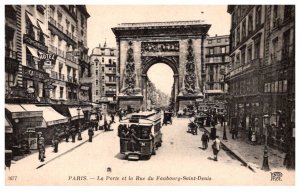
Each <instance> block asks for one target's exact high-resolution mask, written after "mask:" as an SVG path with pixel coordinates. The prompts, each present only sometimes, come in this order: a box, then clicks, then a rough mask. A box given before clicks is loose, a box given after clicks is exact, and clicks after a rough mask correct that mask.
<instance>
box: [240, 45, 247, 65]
mask: <svg viewBox="0 0 300 192" xmlns="http://www.w3.org/2000/svg"><path fill="white" fill-rule="evenodd" d="M245 59H246V50H245V49H243V50H242V52H241V65H244V64H245Z"/></svg>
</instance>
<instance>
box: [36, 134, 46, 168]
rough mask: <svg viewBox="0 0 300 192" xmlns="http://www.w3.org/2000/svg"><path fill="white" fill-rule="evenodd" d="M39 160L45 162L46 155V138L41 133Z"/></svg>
mask: <svg viewBox="0 0 300 192" xmlns="http://www.w3.org/2000/svg"><path fill="white" fill-rule="evenodd" d="M38 140H39V141H38V150H39V160H40V161H41V162H44V158H46V156H45V138H44V137H43V136H42V135H41V136H40V137H39V139H38Z"/></svg>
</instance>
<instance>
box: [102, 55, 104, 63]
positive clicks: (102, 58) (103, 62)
mask: <svg viewBox="0 0 300 192" xmlns="http://www.w3.org/2000/svg"><path fill="white" fill-rule="evenodd" d="M102 55H104V53H103V54H102ZM102 63H104V57H102Z"/></svg>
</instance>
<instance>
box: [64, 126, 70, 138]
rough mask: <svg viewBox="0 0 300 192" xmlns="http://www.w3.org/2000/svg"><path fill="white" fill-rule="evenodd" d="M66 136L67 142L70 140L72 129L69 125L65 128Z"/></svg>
mask: <svg viewBox="0 0 300 192" xmlns="http://www.w3.org/2000/svg"><path fill="white" fill-rule="evenodd" d="M65 137H66V142H69V137H70V130H69V127H68V126H66V128H65Z"/></svg>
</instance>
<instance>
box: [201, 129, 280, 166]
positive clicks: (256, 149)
mask: <svg viewBox="0 0 300 192" xmlns="http://www.w3.org/2000/svg"><path fill="white" fill-rule="evenodd" d="M205 129H207V131H209V132H210V127H205ZM216 129H217V135H218V136H219V139H220V141H221V142H222V143H223V144H224V145H225V147H227V148H228V149H229V150H231V151H232V152H233V153H235V155H237V156H238V157H239V158H240V159H241V161H244V162H246V163H247V165H248V166H249V167H250V168H252V169H254V171H258V170H260V169H261V167H262V163H263V155H264V145H252V144H250V143H249V142H248V139H247V138H246V136H245V135H243V134H244V133H239V138H238V139H232V135H231V134H230V133H229V128H228V126H227V125H226V135H227V140H223V132H224V131H223V129H224V128H223V127H221V125H220V124H218V125H217V126H216ZM268 155H269V158H268V160H269V166H270V169H271V170H272V169H285V167H284V166H283V160H284V157H285V153H284V152H281V151H279V150H276V149H273V148H271V147H268Z"/></svg>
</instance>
